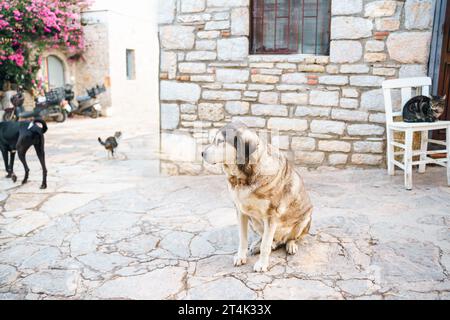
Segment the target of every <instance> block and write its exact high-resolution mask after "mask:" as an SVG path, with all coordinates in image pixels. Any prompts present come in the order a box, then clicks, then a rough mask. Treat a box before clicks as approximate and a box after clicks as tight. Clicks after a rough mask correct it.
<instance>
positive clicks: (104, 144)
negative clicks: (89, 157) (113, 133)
mask: <svg viewBox="0 0 450 320" xmlns="http://www.w3.org/2000/svg"><path fill="white" fill-rule="evenodd" d="M98 142H99V143H100V144H101V145H102V146H104V147H105V146H106V143H104V142H103V141H102V138H98Z"/></svg>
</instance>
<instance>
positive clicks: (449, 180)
mask: <svg viewBox="0 0 450 320" xmlns="http://www.w3.org/2000/svg"><path fill="white" fill-rule="evenodd" d="M447 184H448V186H449V187H450V127H448V128H447Z"/></svg>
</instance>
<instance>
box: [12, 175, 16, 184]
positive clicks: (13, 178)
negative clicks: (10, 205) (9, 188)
mask: <svg viewBox="0 0 450 320" xmlns="http://www.w3.org/2000/svg"><path fill="white" fill-rule="evenodd" d="M11 179H12V181H13V182H14V183H16V182H17V176H16V175H15V174H13V175H12V176H11Z"/></svg>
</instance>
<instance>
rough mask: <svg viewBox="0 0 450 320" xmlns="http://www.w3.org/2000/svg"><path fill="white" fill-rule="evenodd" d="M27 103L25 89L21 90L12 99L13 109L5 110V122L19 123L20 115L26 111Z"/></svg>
mask: <svg viewBox="0 0 450 320" xmlns="http://www.w3.org/2000/svg"><path fill="white" fill-rule="evenodd" d="M24 102H25V96H24V95H23V89H22V88H19V90H17V93H16V94H15V95H14V96H12V97H11V103H12V105H13V106H12V107H11V108H7V109H5V113H4V114H3V121H17V120H19V114H20V113H22V112H23V111H24V107H23V104H24Z"/></svg>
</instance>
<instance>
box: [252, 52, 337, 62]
mask: <svg viewBox="0 0 450 320" xmlns="http://www.w3.org/2000/svg"><path fill="white" fill-rule="evenodd" d="M311 59H314V61H315V62H316V63H321V64H327V63H328V62H329V60H330V57H329V56H325V55H315V54H304V53H294V54H249V56H248V60H249V62H291V63H302V62H308V63H310V61H311Z"/></svg>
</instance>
